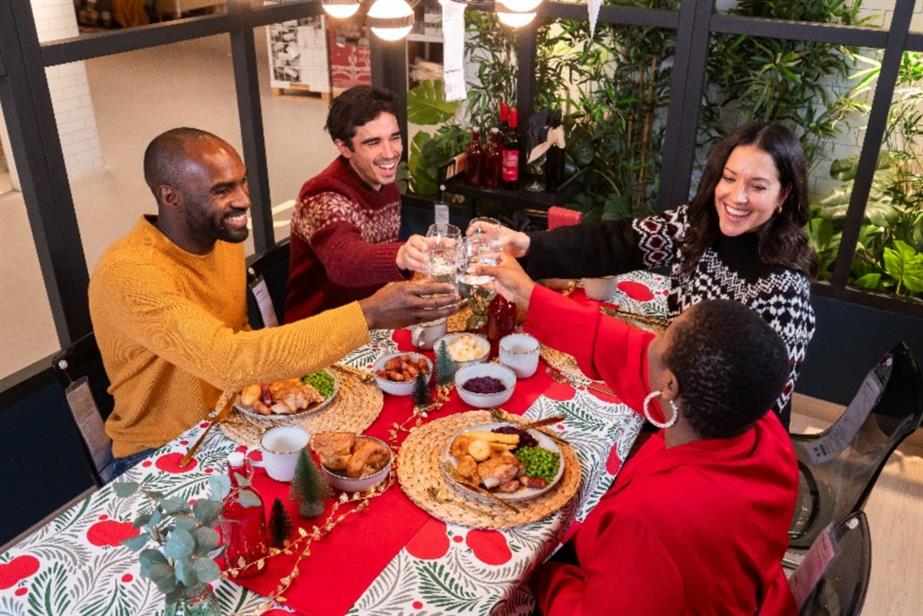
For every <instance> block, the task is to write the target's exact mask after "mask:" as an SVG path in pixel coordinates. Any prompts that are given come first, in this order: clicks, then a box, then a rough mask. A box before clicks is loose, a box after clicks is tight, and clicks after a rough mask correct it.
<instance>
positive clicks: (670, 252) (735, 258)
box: [632, 206, 815, 409]
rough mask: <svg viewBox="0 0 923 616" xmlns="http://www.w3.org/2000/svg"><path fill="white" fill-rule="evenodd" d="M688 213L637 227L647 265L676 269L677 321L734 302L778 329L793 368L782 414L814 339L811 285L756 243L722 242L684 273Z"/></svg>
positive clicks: (673, 311) (671, 300)
mask: <svg viewBox="0 0 923 616" xmlns="http://www.w3.org/2000/svg"><path fill="white" fill-rule="evenodd" d="M686 210H687V208H686V206H682V207H679V208H677V209H676V210H668V211H666V212H664V213H663V214H662V215H659V216H649V217H647V218H642V219H637V220H635V221H634V222H633V223H632V227H633V228H634V230H635V231H636V232H637V234H638V248H639V249H640V251H641V254H642V258H643V261H644V265H645V266H646V267H649V268H654V267H665V266H669V267H670V268H671V274H672V280H671V288H670V295H669V296H668V298H667V305H668V308H669V313H670V317H671V318H673V317H675V316H677V315H679V314H680V313H682V312H683V311H684V310H685V309H686V308H688V307H690V306H692V305H694V304H697V303H698V302H701V301H703V300H706V299H732V300H735V301H738V302H740V303H742V304H745V305H747V306H749V307H750V308H751V309H753V310H754V311H755V312H756V313H758V314H759V315H760V316H762V317H763V318H764V319H765V320H766V322H767V323H769V324H770V325H771V326H772V328H773V329H774V330H775V331H776V332H777V333H778V334H779V336H781V338H782V341H783V342H784V343H785V346H786V349H787V350H788V358H789V362H790V364H791V369H790V372H789V378H788V381H787V382H786V384H785V388H784V390H783V391H782V394H781V396H780V397H779V399H778V400H777V402H776V409H782V408H785V405H786V404H787V403H788V401H789V399H790V398H791V395H792V392H793V391H794V388H795V381H796V379H797V378H798V372H799V370H800V368H801V364H802V363H803V362H804V358H805V354H806V352H807V346H808V343H809V342H810V340H811V337H812V336H813V335H814V327H815V320H814V309H813V308H812V307H811V302H810V296H811V282H810V280H809V279H808V277H807V276H805V275H804V274H803V273H802V272H799V271H796V270H792V269H788V268H785V267H781V266H772V265H767V264H764V263H762V262H761V261H760V260H759V255H758V248H757V244H756V238H755V237H749V238H748V237H742V238H722V241H721V242H719V244H718V245H717V246H716V247H712V248H709V249H707V250H706V251H705V252H704V253H703V254H702V256H701V257H700V258H699V260H698V262H697V264H696V267H695V269H694V270H692V271H691V272H688V273H682V272H681V271H680V270H681V264H682V258H683V255H682V250H681V249H680V248H679V240H680V239H681V238H682V237H683V235H684V234H685V231H686Z"/></svg>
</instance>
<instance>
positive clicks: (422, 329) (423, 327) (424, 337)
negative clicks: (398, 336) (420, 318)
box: [410, 319, 448, 351]
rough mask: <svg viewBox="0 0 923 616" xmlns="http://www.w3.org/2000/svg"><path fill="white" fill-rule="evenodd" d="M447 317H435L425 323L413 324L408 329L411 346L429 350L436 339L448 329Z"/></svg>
mask: <svg viewBox="0 0 923 616" xmlns="http://www.w3.org/2000/svg"><path fill="white" fill-rule="evenodd" d="M447 328H448V319H437V320H435V321H429V322H427V323H420V324H419V325H414V326H413V327H412V328H411V329H410V339H411V341H412V342H413V346H415V347H417V348H418V349H424V350H427V351H431V350H432V349H433V345H434V344H436V341H437V340H439V339H440V338H442V337H443V336H445V334H446V331H448V329H447Z"/></svg>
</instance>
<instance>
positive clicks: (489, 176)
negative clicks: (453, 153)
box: [482, 126, 503, 188]
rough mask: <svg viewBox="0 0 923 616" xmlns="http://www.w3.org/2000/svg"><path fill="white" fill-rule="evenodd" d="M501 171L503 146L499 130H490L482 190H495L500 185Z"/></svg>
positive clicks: (495, 128)
mask: <svg viewBox="0 0 923 616" xmlns="http://www.w3.org/2000/svg"><path fill="white" fill-rule="evenodd" d="M502 170H503V144H502V143H501V142H500V129H499V128H497V127H496V126H495V127H494V128H492V129H490V143H489V145H488V146H487V155H486V156H485V157H484V173H483V177H482V180H483V184H484V188H496V187H497V186H499V185H500V173H501V171H502Z"/></svg>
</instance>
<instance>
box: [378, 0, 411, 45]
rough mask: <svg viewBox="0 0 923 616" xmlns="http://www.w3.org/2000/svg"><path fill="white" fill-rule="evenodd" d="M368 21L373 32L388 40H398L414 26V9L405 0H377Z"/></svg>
mask: <svg viewBox="0 0 923 616" xmlns="http://www.w3.org/2000/svg"><path fill="white" fill-rule="evenodd" d="M366 22H367V23H368V25H369V27H370V28H371V29H372V32H373V33H374V34H375V35H376V36H378V37H379V38H382V39H384V40H386V41H398V40H400V39H402V38H404V37H405V36H407V35H408V34H410V29H411V28H413V9H412V8H410V5H409V4H407V2H406V1H405V0H375V2H374V3H372V6H370V7H369V12H368V14H367V15H366Z"/></svg>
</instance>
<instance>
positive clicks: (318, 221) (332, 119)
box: [285, 86, 425, 323]
mask: <svg viewBox="0 0 923 616" xmlns="http://www.w3.org/2000/svg"><path fill="white" fill-rule="evenodd" d="M326 128H327V130H328V131H329V133H330V137H331V138H332V139H333V143H334V144H335V145H336V147H337V149H338V150H339V151H340V156H338V157H337V158H336V160H334V161H333V162H332V163H330V165H328V166H327V168H326V169H324V170H323V171H322V172H321V173H320V174H319V175H317V176H315V177H313V178H311V179H310V180H308V181H307V182H305V183H304V185H303V186H302V187H301V191H300V192H299V194H298V200H297V202H296V204H295V212H294V214H293V215H292V230H291V236H290V246H291V256H290V259H289V276H288V288H287V291H286V299H285V322H286V323H291V322H293V321H297V320H299V319H302V318H304V317H307V316H311V315H314V314H317V313H319V312H322V311H324V310H327V309H329V308H336V307H338V306H342V305H344V304H348V303H349V302H352V301H355V300H359V299H362V298H365V297H368V296H369V295H371V294H372V293H374V292H375V291H377V290H378V289H380V288H381V287H383V286H384V285H385V284H386V283H388V282H390V281H395V280H403V279H404V278H405V275H407V274H409V272H410V271H411V270H419V269H421V268H422V263H423V262H422V261H421V259H422V258H423V250H424V246H425V244H424V240H423V238H422V237H421V236H419V235H414V236H411V238H410V239H409V240H407V242H406V243H405V244H402V243H400V242H399V241H398V232H399V231H400V226H401V195H400V192H398V189H397V185H396V184H395V179H396V178H397V165H398V163H399V162H400V160H401V152H402V151H403V144H402V143H401V131H400V128H399V126H398V123H397V108H396V105H395V100H394V95H393V94H392V93H391V92H389V91H388V90H383V89H381V88H374V87H372V86H356V87H354V88H350V89H349V90H346V91H345V92H343V93H342V94H340V95H339V96H338V97H336V98H335V99H334V100H333V102H332V103H331V105H330V112H329V114H328V116H327V126H326Z"/></svg>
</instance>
